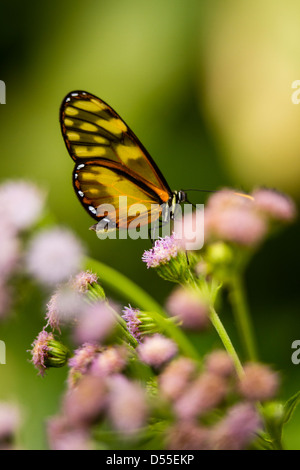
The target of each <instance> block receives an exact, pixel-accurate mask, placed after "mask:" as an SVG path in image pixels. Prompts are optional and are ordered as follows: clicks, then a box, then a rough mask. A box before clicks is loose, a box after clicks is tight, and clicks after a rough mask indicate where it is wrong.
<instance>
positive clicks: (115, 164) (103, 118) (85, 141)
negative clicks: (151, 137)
mask: <svg viewBox="0 0 300 470" xmlns="http://www.w3.org/2000/svg"><path fill="white" fill-rule="evenodd" d="M60 122H61V129H62V133H63V137H64V140H65V143H66V146H67V148H68V151H69V153H70V155H71V157H72V158H73V160H74V161H75V162H76V165H75V169H74V172H73V184H74V189H75V191H76V194H77V196H78V198H79V200H80V202H81V203H82V205H83V206H84V208H85V209H86V210H87V211H88V212H89V214H90V215H91V216H92V217H94V219H96V220H101V219H102V218H103V217H104V215H103V214H101V211H99V210H98V208H99V206H100V205H101V204H112V205H114V206H115V209H116V210H115V214H116V216H115V219H116V226H117V227H118V228H120V227H125V226H126V222H125V220H124V218H123V215H122V217H121V215H120V210H119V205H118V199H119V196H126V197H127V200H128V207H130V206H131V205H132V204H136V203H139V204H144V207H145V209H144V212H145V213H144V214H142V215H144V219H143V220H144V224H146V223H149V216H150V210H151V205H153V204H156V205H157V204H158V205H160V204H163V203H166V202H167V201H168V200H169V199H170V197H171V195H172V192H171V190H170V188H169V186H168V184H167V182H166V181H165V179H164V177H163V175H162V174H161V172H160V171H159V169H158V167H157V166H156V164H155V162H154V161H153V160H152V158H151V156H150V155H149V154H148V152H147V151H146V149H145V148H144V147H143V145H142V144H141V142H140V141H139V140H138V138H137V137H136V136H135V134H134V133H133V132H132V131H131V130H130V128H129V127H128V126H127V124H126V123H125V122H124V121H123V120H122V119H121V118H120V116H119V115H118V114H117V113H116V112H115V111H114V110H113V109H112V108H111V107H110V106H108V105H107V104H106V103H105V102H104V101H102V100H100V99H99V98H97V97H96V96H93V95H91V94H90V93H86V92H81V91H80V92H72V93H70V94H69V95H67V96H66V98H65V99H64V101H63V103H62V106H61V112H60ZM140 215H141V214H140ZM156 215H157V217H159V214H158V213H157V214H156ZM110 216H111V217H113V214H109V217H110Z"/></svg>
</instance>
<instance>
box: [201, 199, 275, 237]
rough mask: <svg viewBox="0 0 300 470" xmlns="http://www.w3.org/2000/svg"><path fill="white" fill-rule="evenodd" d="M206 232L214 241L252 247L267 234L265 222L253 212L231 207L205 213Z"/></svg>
mask: <svg viewBox="0 0 300 470" xmlns="http://www.w3.org/2000/svg"><path fill="white" fill-rule="evenodd" d="M205 224H206V231H207V233H209V234H210V235H212V236H213V237H214V238H216V239H220V240H224V241H227V242H232V243H236V244H238V245H242V246H252V245H256V244H258V243H260V242H261V241H262V240H263V238H264V237H265V235H266V233H267V225H266V222H265V220H264V219H263V218H262V217H261V216H260V215H259V214H257V213H255V212H254V211H250V210H245V209H244V208H241V207H232V208H228V209H226V210H224V211H223V212H213V211H209V209H208V210H207V211H206V213H205Z"/></svg>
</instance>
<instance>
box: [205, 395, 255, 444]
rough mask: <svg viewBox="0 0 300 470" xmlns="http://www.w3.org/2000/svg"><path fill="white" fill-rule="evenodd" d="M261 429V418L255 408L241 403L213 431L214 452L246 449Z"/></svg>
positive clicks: (231, 409)
mask: <svg viewBox="0 0 300 470" xmlns="http://www.w3.org/2000/svg"><path fill="white" fill-rule="evenodd" d="M261 429H262V422H261V418H260V417H259V415H258V413H257V411H256V409H255V408H254V406H252V405H251V404H249V403H239V404H237V405H234V406H233V407H232V408H230V410H229V411H228V412H227V415H226V416H225V417H224V418H223V419H222V420H221V421H220V422H219V423H217V424H216V425H215V427H214V428H213V429H212V433H211V447H212V449H214V450H243V449H246V448H247V447H248V446H249V445H250V444H251V442H252V441H253V440H254V439H255V436H256V433H258V432H259V431H260V430H261Z"/></svg>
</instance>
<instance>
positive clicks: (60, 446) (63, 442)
mask: <svg viewBox="0 0 300 470" xmlns="http://www.w3.org/2000/svg"><path fill="white" fill-rule="evenodd" d="M47 437H48V442H49V446H50V449H51V450H92V444H91V438H90V435H89V433H88V430H87V429H86V428H83V427H74V426H72V425H71V424H70V423H69V422H68V420H67V419H66V417H65V416H54V417H52V418H50V419H49V420H48V422H47Z"/></svg>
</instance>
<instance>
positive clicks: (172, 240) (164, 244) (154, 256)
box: [142, 234, 179, 268]
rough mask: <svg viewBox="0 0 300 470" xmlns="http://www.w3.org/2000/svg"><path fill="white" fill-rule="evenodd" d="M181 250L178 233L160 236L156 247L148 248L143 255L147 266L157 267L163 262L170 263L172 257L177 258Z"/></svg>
mask: <svg viewBox="0 0 300 470" xmlns="http://www.w3.org/2000/svg"><path fill="white" fill-rule="evenodd" d="M178 250H179V243H178V240H177V238H176V235H175V234H173V235H171V236H170V237H169V236H166V237H164V238H159V239H158V240H156V241H155V244H154V247H153V248H151V249H150V250H146V251H145V252H144V254H143V256H142V260H143V261H144V263H147V268H156V267H157V266H159V265H161V264H166V263H168V262H169V261H170V260H171V259H172V258H176V256H177V254H178Z"/></svg>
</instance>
